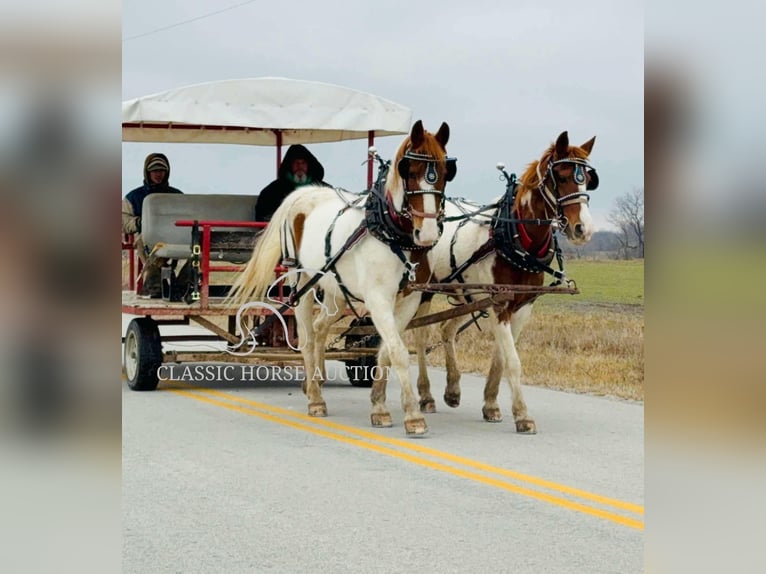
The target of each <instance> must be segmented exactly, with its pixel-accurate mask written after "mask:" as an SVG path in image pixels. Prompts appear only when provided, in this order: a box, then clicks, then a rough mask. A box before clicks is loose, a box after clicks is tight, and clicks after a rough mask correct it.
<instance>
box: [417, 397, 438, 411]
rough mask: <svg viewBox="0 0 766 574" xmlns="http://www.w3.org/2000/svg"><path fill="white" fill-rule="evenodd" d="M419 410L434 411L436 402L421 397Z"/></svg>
mask: <svg viewBox="0 0 766 574" xmlns="http://www.w3.org/2000/svg"><path fill="white" fill-rule="evenodd" d="M420 412H421V413H426V414H433V413H435V412H436V403H435V402H434V400H433V399H423V400H421V401H420Z"/></svg>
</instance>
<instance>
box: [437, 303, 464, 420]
mask: <svg viewBox="0 0 766 574" xmlns="http://www.w3.org/2000/svg"><path fill="white" fill-rule="evenodd" d="M461 319H462V318H458V317H456V318H455V319H450V320H449V321H447V322H446V323H444V324H443V325H442V328H441V339H442V345H443V346H444V363H445V366H446V367H447V387H446V388H445V389H444V402H445V403H447V405H448V406H450V407H453V408H454V407H457V406H459V405H460V369H458V366H457V355H456V354H455V336H456V335H457V330H458V328H459V327H460V322H461Z"/></svg>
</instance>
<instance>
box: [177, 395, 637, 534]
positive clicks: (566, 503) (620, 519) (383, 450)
mask: <svg viewBox="0 0 766 574" xmlns="http://www.w3.org/2000/svg"><path fill="white" fill-rule="evenodd" d="M168 390H170V391H171V392H174V393H176V394H179V395H182V396H185V397H188V398H191V399H194V400H196V401H201V402H204V403H208V404H211V405H215V406H219V407H223V408H225V409H229V410H232V411H236V412H240V413H243V414H247V415H251V416H256V417H259V418H261V419H264V420H267V421H270V422H275V423H278V424H281V425H285V426H289V427H292V428H295V429H299V430H302V431H306V432H309V433H312V434H315V435H318V436H322V437H325V438H329V439H333V440H336V441H339V442H343V443H346V444H351V445H354V446H357V447H360V448H364V449H367V450H371V451H374V452H378V453H380V454H385V455H388V456H391V457H394V458H398V459H401V460H405V461H407V462H410V463H413V464H417V465H420V466H424V467H426V468H430V469H433V470H438V471H440V472H446V473H448V474H452V475H454V476H458V477H461V478H466V479H469V480H473V481H476V482H480V483H482V484H486V485H489V486H494V487H496V488H500V489H503V490H507V491H509V492H513V493H516V494H521V495H523V496H527V497H529V498H534V499H537V500H542V501H544V502H548V503H550V504H555V505H557V506H560V507H563V508H567V509H569V510H573V511H575V512H581V513H583V514H588V515H590V516H596V517H598V518H602V519H605V520H609V521H611V522H615V523H617V524H622V525H624V526H628V527H630V528H635V529H637V530H643V529H644V524H643V522H641V521H639V520H635V519H633V518H627V517H624V516H621V515H619V514H614V513H612V512H608V511H605V510H601V509H599V508H593V507H590V506H586V505H584V504H580V503H577V502H572V501H570V500H567V499H565V498H560V497H558V496H552V495H550V494H546V493H543V492H538V491H535V490H531V489H528V488H524V487H520V486H517V485H515V484H511V483H509V482H505V481H503V480H499V479H495V478H491V477H487V476H484V475H480V474H476V473H475V472H470V471H466V470H462V469H459V468H454V467H451V466H447V465H445V464H441V463H437V462H433V461H430V460H427V459H424V458H420V457H418V456H415V455H411V454H408V453H404V452H400V451H396V450H393V449H390V448H387V447H384V446H380V445H377V444H374V443H370V442H367V441H365V440H362V439H358V438H352V437H348V436H344V435H340V434H337V433H334V432H331V431H327V430H323V429H320V428H316V427H313V426H308V425H306V424H302V423H300V422H296V421H292V420H288V419H284V418H281V417H279V416H277V415H276V414H269V413H267V412H262V411H260V410H256V409H254V408H248V407H245V406H239V405H238V404H232V403H231V402H224V401H221V400H217V399H214V398H209V397H206V396H203V395H202V394H200V393H198V392H192V391H187V390H181V389H174V388H171V389H168ZM203 392H205V393H207V394H220V395H222V397H223V398H224V399H226V400H236V401H237V402H243V403H247V402H250V401H249V400H247V399H239V398H237V397H231V396H229V395H226V394H225V393H218V392H217V391H207V390H204V391H203ZM252 402H253V403H255V401H252ZM256 404H259V403H256ZM271 409H274V410H277V409H276V407H271V406H267V407H266V410H271ZM286 414H290V415H293V414H296V413H290V412H289V411H286ZM302 416H303V415H301V416H300V417H295V418H301V417H302ZM307 418H308V417H307ZM310 420H311V422H316V419H310ZM323 422H329V421H323ZM332 424H333V425H335V424H337V423H332ZM327 426H331V425H327ZM339 426H341V427H343V425H339ZM347 428H348V429H350V430H358V429H353V427H347ZM360 432H364V431H360ZM370 434H371V435H372V433H370ZM372 436H375V435H372ZM391 440H395V439H391ZM402 442H404V441H402ZM404 444H406V443H404ZM435 452H438V451H435ZM466 460H467V459H466Z"/></svg>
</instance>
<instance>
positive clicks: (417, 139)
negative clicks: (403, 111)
mask: <svg viewBox="0 0 766 574" xmlns="http://www.w3.org/2000/svg"><path fill="white" fill-rule="evenodd" d="M424 140H425V130H423V122H422V121H421V120H418V121H416V122H415V125H413V126H412V131H411V132H410V145H411V146H412V148H414V149H417V148H419V147H420V146H421V145H423V141H424Z"/></svg>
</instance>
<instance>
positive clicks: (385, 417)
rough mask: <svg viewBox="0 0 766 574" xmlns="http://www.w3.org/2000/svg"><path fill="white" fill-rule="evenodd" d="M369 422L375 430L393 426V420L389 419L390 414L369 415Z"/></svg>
mask: <svg viewBox="0 0 766 574" xmlns="http://www.w3.org/2000/svg"><path fill="white" fill-rule="evenodd" d="M370 422H372V426H374V427H377V428H389V427H392V426H394V420H393V419H392V418H391V415H390V414H380V413H374V414H371V415H370Z"/></svg>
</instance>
